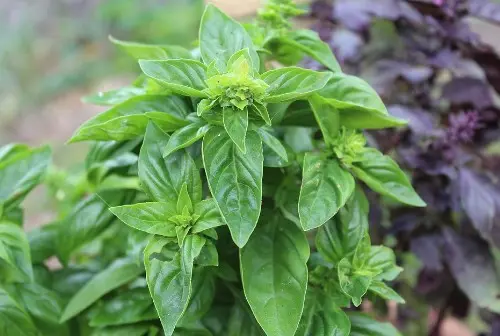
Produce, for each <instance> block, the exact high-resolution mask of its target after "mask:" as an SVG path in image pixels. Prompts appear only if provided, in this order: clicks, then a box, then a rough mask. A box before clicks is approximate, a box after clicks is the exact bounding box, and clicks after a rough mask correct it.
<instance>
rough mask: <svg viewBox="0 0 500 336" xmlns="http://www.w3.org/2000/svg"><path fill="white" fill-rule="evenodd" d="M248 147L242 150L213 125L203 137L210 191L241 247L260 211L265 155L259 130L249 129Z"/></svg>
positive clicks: (204, 157)
mask: <svg viewBox="0 0 500 336" xmlns="http://www.w3.org/2000/svg"><path fill="white" fill-rule="evenodd" d="M246 149H247V153H246V154H243V153H242V152H241V151H240V150H239V149H238V148H237V147H236V145H234V143H233V141H232V140H231V138H230V137H229V136H228V135H227V133H226V131H225V130H224V129H222V128H220V127H214V128H212V129H210V131H209V132H208V133H207V134H206V135H205V137H204V138H203V162H204V166H205V172H206V174H207V180H208V185H209V187H210V191H211V193H212V195H213V197H214V199H215V201H216V202H217V206H218V207H219V209H220V211H221V214H222V217H223V219H224V221H225V222H226V223H227V225H228V226H229V230H230V231H231V236H232V237H233V240H234V242H235V243H236V245H238V246H240V247H242V246H244V245H245V243H246V242H247V240H248V238H249V237H250V235H251V234H252V232H253V230H254V228H255V226H256V224H257V220H258V218H259V215H260V207H261V199H262V174H263V160H264V158H263V154H262V142H261V140H260V138H259V136H258V135H257V133H255V132H253V131H250V132H248V134H247V137H246Z"/></svg>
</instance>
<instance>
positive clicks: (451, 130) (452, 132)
mask: <svg viewBox="0 0 500 336" xmlns="http://www.w3.org/2000/svg"><path fill="white" fill-rule="evenodd" d="M448 120H449V126H448V129H447V132H446V138H447V140H448V141H450V142H452V143H453V142H454V143H469V142H471V141H472V139H473V137H474V134H475V133H476V130H477V129H478V128H480V127H481V125H480V124H479V114H478V113H477V112H476V111H468V112H461V113H458V114H455V115H453V114H451V115H450V116H449V119H448Z"/></svg>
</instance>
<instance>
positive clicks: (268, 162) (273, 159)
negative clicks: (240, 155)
mask: <svg viewBox="0 0 500 336" xmlns="http://www.w3.org/2000/svg"><path fill="white" fill-rule="evenodd" d="M280 144H281V143H280ZM283 148H284V149H285V152H286V155H287V158H288V160H286V161H285V160H284V159H283V158H282V157H281V156H279V155H278V154H277V153H276V152H275V151H274V150H272V149H271V147H269V146H268V145H266V144H264V145H263V148H262V152H263V153H264V167H271V168H283V167H288V166H291V165H292V164H293V163H294V162H295V161H294V159H295V153H294V152H293V151H292V149H291V148H290V147H289V146H283Z"/></svg>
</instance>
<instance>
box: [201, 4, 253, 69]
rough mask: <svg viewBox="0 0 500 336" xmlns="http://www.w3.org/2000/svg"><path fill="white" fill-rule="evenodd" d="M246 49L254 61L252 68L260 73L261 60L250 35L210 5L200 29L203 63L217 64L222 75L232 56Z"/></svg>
mask: <svg viewBox="0 0 500 336" xmlns="http://www.w3.org/2000/svg"><path fill="white" fill-rule="evenodd" d="M246 48H248V54H249V55H250V58H251V59H252V67H253V69H254V70H255V71H256V72H258V71H259V66H260V59H259V55H258V54H257V51H255V47H254V45H253V42H252V38H251V37H250V35H248V33H247V31H246V30H245V29H244V28H243V27H242V26H241V25H240V24H239V23H238V22H236V21H234V20H233V19H231V18H230V17H228V16H227V15H226V14H224V13H223V12H221V11H220V10H219V9H218V8H217V7H215V6H213V5H208V6H207V8H206V9H205V13H204V14H203V17H202V19H201V27H200V52H201V57H202V58H203V62H204V63H205V64H210V63H212V62H215V66H216V68H217V69H218V70H219V72H221V73H222V72H224V71H225V70H226V64H227V63H228V61H229V59H230V58H231V56H233V54H235V53H236V52H238V51H240V50H242V49H246Z"/></svg>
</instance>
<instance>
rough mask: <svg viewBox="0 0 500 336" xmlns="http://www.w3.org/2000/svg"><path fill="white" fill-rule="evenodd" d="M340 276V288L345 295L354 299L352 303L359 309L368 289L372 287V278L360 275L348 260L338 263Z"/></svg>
mask: <svg viewBox="0 0 500 336" xmlns="http://www.w3.org/2000/svg"><path fill="white" fill-rule="evenodd" d="M338 274H339V284H340V287H341V288H342V290H343V291H344V293H346V294H347V295H349V296H350V297H351V298H352V303H353V304H354V305H355V306H356V307H358V306H359V305H360V304H361V300H362V298H363V296H364V295H365V294H366V292H367V291H368V287H370V284H371V282H372V277H370V276H367V275H365V274H360V273H358V272H357V271H356V270H355V269H354V268H353V265H352V264H351V262H350V261H349V260H348V259H347V258H344V259H342V260H341V261H340V262H339V263H338Z"/></svg>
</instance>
